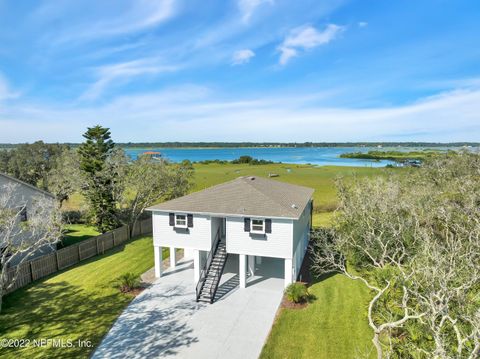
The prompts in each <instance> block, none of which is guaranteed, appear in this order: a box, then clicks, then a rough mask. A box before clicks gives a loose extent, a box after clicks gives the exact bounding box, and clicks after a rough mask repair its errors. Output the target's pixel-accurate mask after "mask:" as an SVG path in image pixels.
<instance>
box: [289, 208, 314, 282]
mask: <svg viewBox="0 0 480 359" xmlns="http://www.w3.org/2000/svg"><path fill="white" fill-rule="evenodd" d="M310 211H311V210H310V203H308V204H307V206H306V207H305V210H304V211H303V213H302V215H301V216H300V218H299V219H298V221H294V223H293V249H294V252H293V280H296V279H297V277H298V272H299V271H300V268H301V266H302V262H303V257H304V256H305V252H306V251H307V248H308V242H309V240H310V219H311V218H310Z"/></svg>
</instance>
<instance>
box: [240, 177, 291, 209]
mask: <svg viewBox="0 0 480 359" xmlns="http://www.w3.org/2000/svg"><path fill="white" fill-rule="evenodd" d="M248 177H255V176H245V178H248ZM244 182H246V181H244ZM246 184H247V185H248V186H250V187H251V188H253V189H254V190H255V192H258V193H260V194H261V195H262V197H263V198H266V199H268V200H269V201H271V202H273V203H275V204H276V205H278V206H280V207H283V208H285V207H284V206H283V204H281V203H278V202H277V201H276V200H274V199H273V198H271V197H269V196H267V195H266V194H264V193H263V192H262V191H260V190H259V189H257V188H255V187H254V186H253V185H252V184H251V183H248V182H247V183H246Z"/></svg>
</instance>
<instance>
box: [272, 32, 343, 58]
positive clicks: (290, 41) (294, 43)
mask: <svg viewBox="0 0 480 359" xmlns="http://www.w3.org/2000/svg"><path fill="white" fill-rule="evenodd" d="M344 29H345V28H344V27H343V26H339V25H335V24H329V25H327V27H326V28H325V29H324V30H323V31H318V30H317V29H315V28H314V27H313V26H310V25H307V26H300V27H297V28H295V29H293V30H291V31H290V33H289V35H288V36H287V37H286V38H285V40H284V41H283V42H282V44H281V45H280V46H279V47H278V50H279V51H280V53H281V54H280V60H279V62H280V64H281V65H286V64H287V63H288V61H289V60H290V59H291V58H292V57H295V56H298V54H299V50H308V49H312V48H314V47H317V46H320V45H326V44H328V43H329V42H331V41H332V40H334V39H335V38H337V37H338V35H339V34H340V33H341V32H342V31H343V30H344Z"/></svg>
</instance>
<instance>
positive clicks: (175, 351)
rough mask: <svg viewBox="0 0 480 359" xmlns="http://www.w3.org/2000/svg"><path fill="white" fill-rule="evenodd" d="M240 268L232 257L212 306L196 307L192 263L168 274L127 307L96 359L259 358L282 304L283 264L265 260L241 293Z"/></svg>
mask: <svg viewBox="0 0 480 359" xmlns="http://www.w3.org/2000/svg"><path fill="white" fill-rule="evenodd" d="M237 263H238V259H237V257H236V256H234V255H231V256H230V257H229V260H228V262H227V266H226V270H225V274H224V275H223V277H222V282H221V283H220V287H219V291H218V293H217V294H218V300H217V301H216V302H215V303H214V304H205V303H196V302H195V289H194V283H193V263H192V262H191V261H181V262H180V263H179V265H177V268H176V269H175V270H173V271H172V270H167V271H166V272H165V273H164V275H163V276H162V278H160V279H159V280H157V281H156V282H155V283H154V284H153V285H152V286H151V287H150V288H148V289H146V290H145V291H143V292H142V293H141V294H140V295H139V296H138V297H137V298H135V299H134V300H133V302H132V303H131V304H130V305H129V306H128V307H127V309H126V310H125V311H124V312H123V313H122V315H121V316H120V317H119V318H118V319H117V321H116V322H115V324H114V325H113V327H112V329H111V330H110V331H109V333H108V334H107V335H106V337H105V338H104V339H103V341H102V343H101V344H100V346H99V347H98V348H97V350H96V351H95V353H94V355H93V358H157V357H162V358H173V357H176V358H198V359H200V358H209V359H213V358H222V359H223V358H229V359H234V358H241V359H250V358H252V359H253V358H258V356H259V355H260V352H261V350H262V347H263V344H264V342H265V340H266V338H267V336H268V333H269V331H270V328H271V325H272V323H273V320H274V317H275V313H276V311H277V308H278V306H279V304H280V301H281V298H282V292H283V273H281V268H280V267H279V266H283V262H281V261H278V262H277V261H276V260H274V259H267V258H264V259H263V262H262V264H261V265H259V266H258V271H257V272H256V275H255V276H253V277H250V278H249V280H248V283H247V288H246V289H239V288H238V265H237ZM279 272H280V275H278V274H279ZM271 274H273V277H272V276H271ZM275 275H276V277H275Z"/></svg>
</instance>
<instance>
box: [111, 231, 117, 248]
mask: <svg viewBox="0 0 480 359" xmlns="http://www.w3.org/2000/svg"><path fill="white" fill-rule="evenodd" d="M115 237H116V236H115V230H113V231H112V238H113V246H114V247H116V246H117V244H116V243H115Z"/></svg>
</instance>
